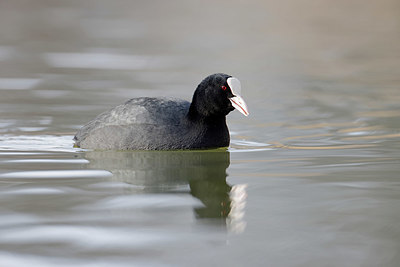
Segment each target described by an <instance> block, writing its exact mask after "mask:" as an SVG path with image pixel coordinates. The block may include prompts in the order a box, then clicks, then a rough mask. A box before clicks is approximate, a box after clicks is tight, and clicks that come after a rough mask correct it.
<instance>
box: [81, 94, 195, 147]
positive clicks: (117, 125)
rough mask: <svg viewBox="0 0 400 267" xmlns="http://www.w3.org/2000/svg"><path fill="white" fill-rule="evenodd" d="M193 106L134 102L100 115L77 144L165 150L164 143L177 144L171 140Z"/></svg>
mask: <svg viewBox="0 0 400 267" xmlns="http://www.w3.org/2000/svg"><path fill="white" fill-rule="evenodd" d="M189 106H190V103H189V102H188V101H184V100H176V99H163V98H149V97H143V98H133V99H131V100H129V101H127V102H125V103H124V104H121V105H119V106H116V107H115V108H113V109H111V110H109V111H106V112H103V113H101V114H100V115H98V116H97V117H96V118H95V119H93V120H92V121H90V122H89V123H87V124H86V125H85V126H83V127H82V128H81V129H80V130H79V131H78V132H77V134H76V135H75V137H74V140H75V142H76V145H77V146H79V147H83V148H93V149H163V147H162V146H163V143H165V142H166V141H169V143H171V141H173V140H168V138H170V139H173V136H172V135H173V133H174V131H175V129H177V128H179V125H180V124H181V123H182V120H183V119H184V117H185V116H186V114H187V112H188V110H189ZM163 139H164V140H163ZM160 146H161V147H160Z"/></svg>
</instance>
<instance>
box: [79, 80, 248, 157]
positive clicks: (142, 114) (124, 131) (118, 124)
mask: <svg viewBox="0 0 400 267" xmlns="http://www.w3.org/2000/svg"><path fill="white" fill-rule="evenodd" d="M240 89H241V88H240V82H239V80H238V79H236V78H234V77H232V76H230V75H227V74H223V73H216V74H212V75H210V76H208V77H207V78H205V79H204V80H203V81H202V82H201V83H200V84H199V85H198V86H197V89H196V91H195V92H194V95H193V99H192V103H190V102H188V101H184V100H175V99H163V98H150V97H141V98H133V99H131V100H129V101H127V102H126V103H124V104H122V105H119V106H116V107H115V108H113V109H111V110H109V111H106V112H104V113H101V114H100V115H98V116H97V117H96V118H95V119H93V120H92V121H90V122H88V123H87V124H86V125H85V126H83V127H82V128H81V129H80V130H79V131H78V132H77V133H76V135H75V137H74V140H75V145H76V146H77V147H82V148H91V149H102V150H103V149H115V150H126V149H129V150H172V149H202V148H217V147H226V146H228V145H229V139H230V138H229V131H228V127H227V126H226V119H225V116H226V115H227V114H228V113H229V112H231V111H232V110H234V109H235V108H236V109H237V110H239V111H240V112H241V113H242V114H244V115H245V116H247V115H248V114H249V113H248V110H247V106H246V103H245V102H244V100H243V99H242V97H241V96H240Z"/></svg>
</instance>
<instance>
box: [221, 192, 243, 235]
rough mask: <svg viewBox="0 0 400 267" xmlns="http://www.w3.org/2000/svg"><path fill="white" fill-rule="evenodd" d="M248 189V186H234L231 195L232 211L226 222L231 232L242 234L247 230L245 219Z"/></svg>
mask: <svg viewBox="0 0 400 267" xmlns="http://www.w3.org/2000/svg"><path fill="white" fill-rule="evenodd" d="M246 188H247V184H237V185H234V186H232V189H231V191H230V193H229V197H230V199H231V210H230V212H229V214H228V218H227V220H226V224H227V227H228V230H229V232H232V233H236V234H240V233H243V232H244V230H245V229H246V221H245V219H244V217H245V208H246V199H247V192H246Z"/></svg>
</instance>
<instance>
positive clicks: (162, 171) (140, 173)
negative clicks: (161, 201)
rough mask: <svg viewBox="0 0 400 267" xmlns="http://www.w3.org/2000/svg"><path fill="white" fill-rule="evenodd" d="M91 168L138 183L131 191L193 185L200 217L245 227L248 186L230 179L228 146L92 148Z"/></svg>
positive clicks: (165, 190) (160, 190) (174, 190)
mask: <svg viewBox="0 0 400 267" xmlns="http://www.w3.org/2000/svg"><path fill="white" fill-rule="evenodd" d="M85 157H86V158H87V159H88V160H89V161H90V164H89V166H88V167H89V168H96V169H105V170H108V171H110V172H112V173H113V177H112V179H113V181H119V182H124V183H128V184H132V185H135V186H134V187H133V189H132V190H131V191H130V192H129V193H135V190H136V191H137V193H177V192H182V190H185V189H186V190H185V192H187V185H188V184H189V187H190V194H191V195H192V196H194V197H195V198H197V199H199V200H200V201H201V202H202V204H203V205H202V206H200V207H199V206H196V207H194V212H195V215H196V217H197V218H199V219H200V218H208V219H211V218H213V219H221V220H222V221H223V222H224V224H225V223H226V224H227V227H228V229H229V230H231V231H233V232H242V231H243V230H244V227H245V223H244V208H245V203H246V202H245V201H246V186H245V185H234V186H231V185H229V184H228V183H227V182H226V177H227V173H226V169H227V168H228V167H229V164H230V154H229V152H228V151H227V150H226V149H215V150H192V151H88V152H86V154H85Z"/></svg>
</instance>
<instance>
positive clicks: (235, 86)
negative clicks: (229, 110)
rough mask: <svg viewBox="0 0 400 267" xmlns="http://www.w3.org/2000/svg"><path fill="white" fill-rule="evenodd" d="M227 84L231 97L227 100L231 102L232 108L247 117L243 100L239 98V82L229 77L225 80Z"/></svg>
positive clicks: (247, 113)
mask: <svg viewBox="0 0 400 267" xmlns="http://www.w3.org/2000/svg"><path fill="white" fill-rule="evenodd" d="M227 83H228V85H229V87H230V88H231V91H232V94H233V97H230V98H228V99H229V101H231V103H232V106H233V107H234V108H235V109H237V110H239V111H240V113H242V114H243V115H245V116H249V111H248V110H247V105H246V102H244V100H243V98H242V97H241V96H240V92H241V85H240V81H239V80H238V79H236V78H234V77H230V78H228V79H227Z"/></svg>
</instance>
